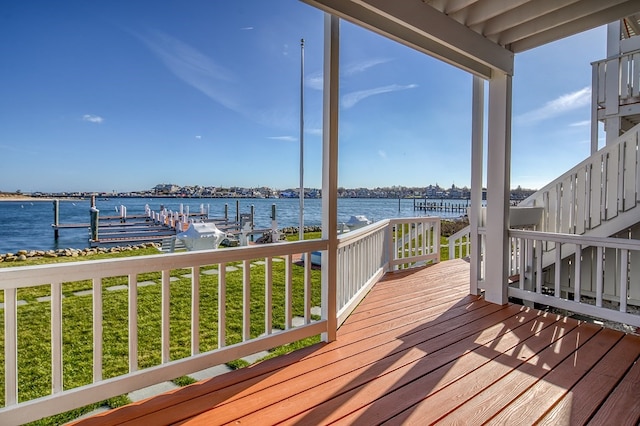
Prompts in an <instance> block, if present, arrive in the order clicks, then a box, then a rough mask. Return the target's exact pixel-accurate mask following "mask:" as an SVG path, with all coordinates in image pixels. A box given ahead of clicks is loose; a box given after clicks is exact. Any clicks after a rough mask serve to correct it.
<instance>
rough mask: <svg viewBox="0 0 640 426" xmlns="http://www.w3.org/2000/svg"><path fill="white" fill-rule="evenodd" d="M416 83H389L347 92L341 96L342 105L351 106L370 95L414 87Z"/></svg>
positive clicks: (347, 107) (345, 107) (344, 106)
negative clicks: (403, 84)
mask: <svg viewBox="0 0 640 426" xmlns="http://www.w3.org/2000/svg"><path fill="white" fill-rule="evenodd" d="M416 87H418V85H417V84H407V85H405V86H402V85H399V84H391V85H389V86H382V87H375V88H373V89H367V90H360V91H357V92H351V93H347V94H346V95H344V96H343V97H342V102H341V103H342V107H343V108H344V109H349V108H352V107H353V106H354V105H356V104H357V103H358V102H360V101H362V100H363V99H366V98H368V97H370V96H375V95H381V94H383V93H390V92H398V91H401V90H407V89H415V88H416Z"/></svg>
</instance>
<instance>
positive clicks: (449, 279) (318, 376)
mask: <svg viewBox="0 0 640 426" xmlns="http://www.w3.org/2000/svg"><path fill="white" fill-rule="evenodd" d="M468 276H469V266H468V264H467V263H465V262H464V261H461V260H455V261H448V262H442V263H440V264H438V265H434V266H431V267H428V268H424V269H417V270H410V271H407V272H399V273H391V274H387V275H386V276H385V277H384V278H383V280H382V281H381V282H379V283H378V284H377V285H376V286H375V287H374V288H373V290H372V291H371V293H370V294H369V295H368V296H367V297H366V298H365V300H364V301H363V302H362V303H361V305H360V306H359V307H358V308H357V309H356V311H355V312H354V313H353V314H352V315H351V316H350V317H349V319H348V320H347V321H346V322H345V324H344V325H343V326H342V327H341V328H340V330H339V332H338V339H337V341H335V342H332V343H330V344H318V345H315V346H313V347H309V348H306V349H303V350H300V351H297V352H295V353H292V354H289V355H287V356H283V357H279V358H276V359H272V360H269V361H265V362H262V363H259V364H256V365H254V366H252V367H248V368H244V369H241V370H237V371H234V372H231V373H228V374H225V375H222V376H218V377H216V378H213V379H210V380H207V381H203V382H199V383H196V384H194V385H191V386H187V387H185V388H181V389H179V390H176V391H172V392H169V393H166V394H163V395H160V396H157V397H154V398H151V399H148V400H146V401H142V402H139V403H135V404H131V405H128V406H126V407H122V408H120V409H117V410H112V411H110V412H107V413H104V414H101V415H97V416H94V417H92V418H90V419H86V420H83V421H81V422H80V424H83V425H84V424H100V425H104V424H132V425H133V424H154V425H156V424H172V423H177V424H185V425H213V424H226V423H236V424H247V425H265V424H275V423H284V424H300V425H316V424H328V423H334V422H335V423H338V424H363V425H370V424H380V423H385V424H420V425H423V424H430V423H434V422H435V423H438V422H439V423H442V424H453V423H457V424H481V423H484V422H488V423H492V424H533V423H535V422H540V423H541V424H553V425H558V424H584V423H592V424H615V425H625V424H628V425H636V424H638V421H639V420H640V404H639V403H638V396H639V395H640V362H638V361H639V355H640V337H638V336H633V335H625V334H623V333H620V332H617V331H613V330H610V329H603V328H601V327H598V326H596V325H593V324H588V323H582V322H579V321H576V320H574V319H568V318H565V317H560V316H557V315H553V314H545V313H543V312H540V311H537V310H534V309H529V308H525V307H522V306H519V305H506V306H498V305H494V304H490V303H487V302H485V301H484V300H482V299H480V298H478V297H475V296H469V295H468V294H467V293H468Z"/></svg>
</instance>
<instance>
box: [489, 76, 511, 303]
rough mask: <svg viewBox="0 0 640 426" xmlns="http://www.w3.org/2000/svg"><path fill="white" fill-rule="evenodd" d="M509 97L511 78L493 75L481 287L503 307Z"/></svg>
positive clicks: (508, 167) (509, 131)
mask: <svg viewBox="0 0 640 426" xmlns="http://www.w3.org/2000/svg"><path fill="white" fill-rule="evenodd" d="M511 96H512V88H511V77H510V76H508V75H506V74H501V73H496V75H495V76H494V77H493V78H491V80H489V127H488V139H489V140H488V152H487V157H488V162H487V163H488V164H487V223H486V229H487V236H486V249H485V262H486V264H485V265H486V268H485V271H486V273H485V285H484V287H485V299H486V300H487V301H489V302H493V303H499V304H505V303H507V300H508V299H507V278H508V267H509V261H508V256H509V251H508V247H509V245H508V235H509V233H508V227H509V185H510V172H511Z"/></svg>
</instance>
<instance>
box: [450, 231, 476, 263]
mask: <svg viewBox="0 0 640 426" xmlns="http://www.w3.org/2000/svg"><path fill="white" fill-rule="evenodd" d="M470 237H471V225H467V226H465V227H464V228H462V229H461V230H459V231H458V232H456V233H455V234H453V235H451V236H449V238H448V239H447V240H448V241H449V259H457V258H461V257H462V248H463V247H466V249H467V255H469V253H470V251H469V250H470V248H471V238H470ZM464 238H466V239H467V240H466V241H463V240H464ZM456 247H458V248H459V253H458V254H459V256H456Z"/></svg>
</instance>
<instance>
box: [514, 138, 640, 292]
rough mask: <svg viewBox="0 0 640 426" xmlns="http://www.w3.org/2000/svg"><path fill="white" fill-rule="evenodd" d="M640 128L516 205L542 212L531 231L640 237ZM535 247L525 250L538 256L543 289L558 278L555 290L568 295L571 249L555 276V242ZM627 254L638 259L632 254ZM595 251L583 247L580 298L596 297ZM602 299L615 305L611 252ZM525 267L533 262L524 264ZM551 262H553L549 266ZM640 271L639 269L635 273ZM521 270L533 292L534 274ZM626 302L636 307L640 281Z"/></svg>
mask: <svg viewBox="0 0 640 426" xmlns="http://www.w3.org/2000/svg"><path fill="white" fill-rule="evenodd" d="M639 141H640V125H636V126H635V127H633V128H632V129H630V130H629V131H627V132H626V133H624V134H623V135H622V136H620V137H619V138H618V139H617V140H616V141H614V142H613V143H610V144H608V145H607V146H606V147H605V148H603V149H601V150H599V151H597V152H595V153H594V154H593V155H591V156H590V157H589V158H587V159H586V160H584V161H582V162H581V163H580V164H578V165H577V166H575V167H574V168H572V169H571V170H569V171H567V172H566V173H564V174H563V175H562V176H560V177H559V178H557V179H556V180H554V181H553V182H551V183H549V184H548V185H546V186H545V187H544V188H542V189H540V190H539V191H538V192H536V193H535V194H533V195H531V196H530V197H529V198H527V199H525V200H523V201H522V202H521V203H520V204H519V206H518V207H521V208H531V207H538V208H541V210H542V212H541V218H540V221H539V223H538V224H536V230H537V231H542V232H550V233H560V234H575V235H583V236H588V237H615V238H624V239H640V146H639ZM539 243H540V244H541V246H542V247H541V248H540V249H538V248H537V249H536V250H529V251H528V253H529V256H533V257H539V256H542V274H543V283H544V286H545V287H549V288H554V284H555V283H554V281H555V280H556V279H557V278H556V277H558V276H559V277H560V290H561V291H562V292H563V293H565V294H568V293H570V292H571V291H572V289H571V288H570V286H571V284H570V283H571V282H572V281H573V278H572V277H573V276H574V275H578V273H577V272H576V271H575V267H574V266H575V245H567V246H566V247H565V246H563V247H562V249H561V255H560V256H559V258H560V259H562V262H561V263H560V265H561V266H560V268H561V270H560V274H559V275H558V274H556V271H555V268H556V267H557V266H556V264H557V254H556V245H557V243H554V242H543V241H540V242H539ZM630 256H637V254H636V253H631V254H630ZM595 257H596V252H595V248H594V247H589V246H587V247H583V248H582V250H581V259H580V265H579V269H581V271H580V272H579V278H580V279H579V281H580V282H581V294H583V295H586V296H590V295H595V294H596V277H597V275H598V271H597V265H596V263H597V262H592V261H591V260H592V259H595ZM604 257H605V261H604V266H603V268H604V271H605V274H604V295H605V300H607V299H608V300H610V301H614V302H616V301H619V297H620V295H619V289H618V286H616V285H615V284H614V283H615V282H616V279H617V278H618V275H619V274H620V265H621V264H620V259H619V258H618V256H617V255H616V252H615V250H612V251H611V252H605V256H604ZM633 260H634V262H631V265H632V266H631V269H632V271H630V272H633V274H632V275H631V276H632V277H638V276H640V262H639V261H638V260H636V259H633ZM527 263H528V264H532V263H529V262H527ZM554 263H555V264H554ZM636 269H639V270H638V271H635V270H636ZM537 273H540V271H539V270H538V271H533V270H526V271H525V272H524V274H522V275H523V278H524V280H525V288H533V286H534V282H535V281H536V278H537V277H536V276H535V275H536V274H537ZM629 291H630V293H629V298H630V299H629V302H630V303H634V304H640V282H638V283H636V282H633V280H632V282H630V288H629Z"/></svg>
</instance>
